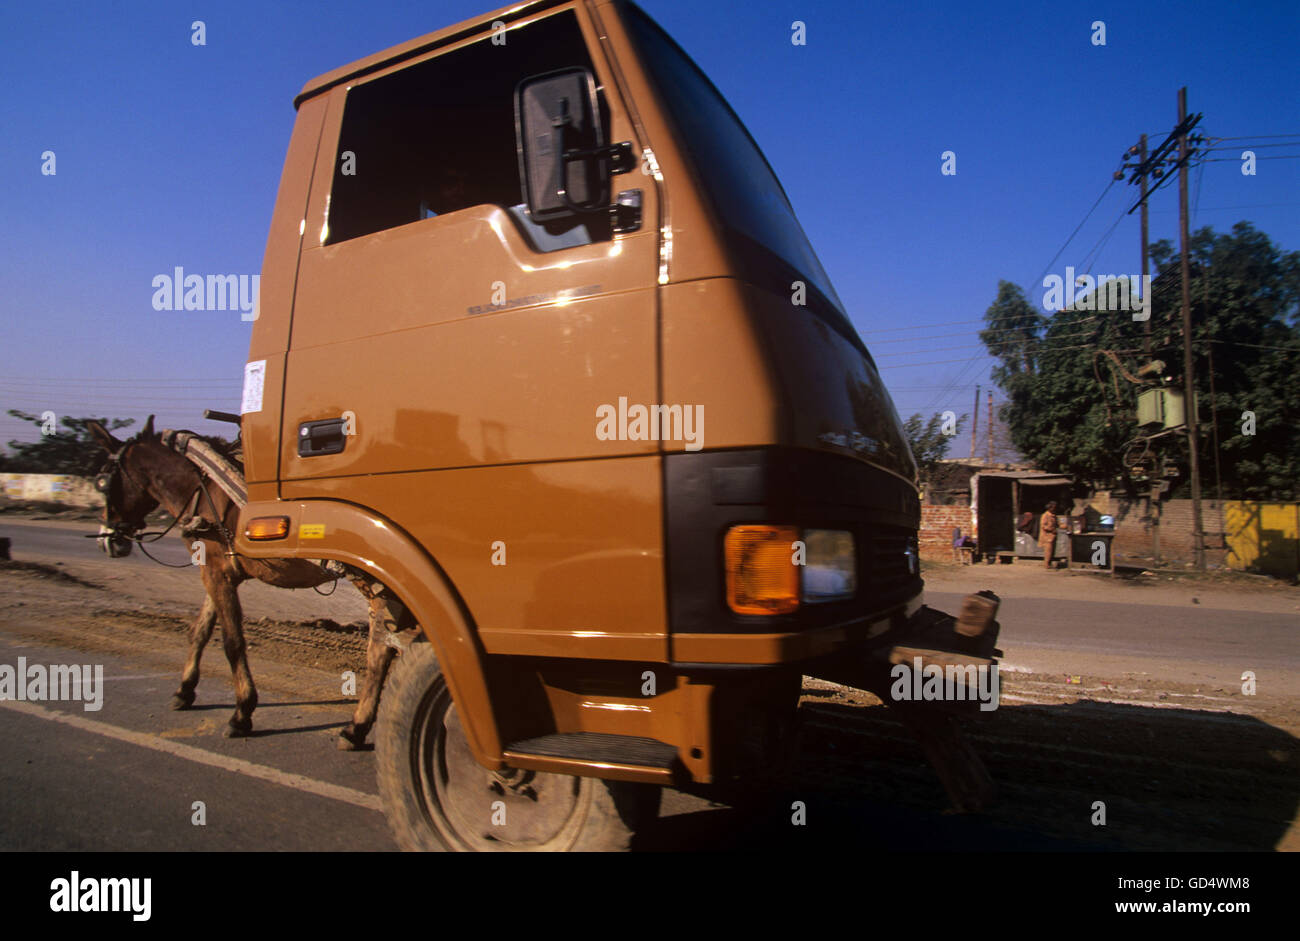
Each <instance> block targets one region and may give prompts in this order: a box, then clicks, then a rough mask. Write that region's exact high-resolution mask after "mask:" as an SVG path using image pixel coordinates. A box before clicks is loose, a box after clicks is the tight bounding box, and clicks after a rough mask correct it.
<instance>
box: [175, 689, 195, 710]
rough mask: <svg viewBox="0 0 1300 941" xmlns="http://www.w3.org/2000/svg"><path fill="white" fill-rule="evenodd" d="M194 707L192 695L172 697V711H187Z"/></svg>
mask: <svg viewBox="0 0 1300 941" xmlns="http://www.w3.org/2000/svg"><path fill="white" fill-rule="evenodd" d="M192 705H194V694H193V693H177V694H176V695H175V696H173V697H172V709H173V710H174V711H176V712H180V711H181V710H182V709H188V708H190V706H192Z"/></svg>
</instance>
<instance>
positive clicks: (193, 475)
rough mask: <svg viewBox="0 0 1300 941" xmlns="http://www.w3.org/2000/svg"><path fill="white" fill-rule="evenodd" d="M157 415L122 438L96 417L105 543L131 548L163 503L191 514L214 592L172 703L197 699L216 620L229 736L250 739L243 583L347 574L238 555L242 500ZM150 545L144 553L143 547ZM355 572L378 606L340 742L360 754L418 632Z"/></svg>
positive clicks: (176, 512) (190, 529)
mask: <svg viewBox="0 0 1300 941" xmlns="http://www.w3.org/2000/svg"><path fill="white" fill-rule="evenodd" d="M153 419H154V417H153V416H152V415H150V416H149V420H148V421H147V422H146V423H145V426H144V428H143V429H142V430H141V431H140V433H139V434H138V435H136V436H135V437H134V438H132V439H130V440H129V441H119V440H118V439H117V438H115V437H114V436H113V435H112V434H111V433H110V432H109V431H108V429H106V428H105V427H104V426H103V425H101V424H100V423H98V422H93V421H92V422H88V423H87V426H86V427H87V428H88V429H89V430H90V432H91V434H92V435H93V436H94V438H95V441H96V442H97V443H98V444H99V445H100V447H102V448H103V449H104V450H105V451H107V452H108V455H109V459H108V463H107V464H105V465H104V468H103V469H101V470H100V472H99V475H98V476H97V478H96V486H97V487H98V488H99V489H100V490H101V491H102V492H103V493H104V497H105V499H104V513H103V516H102V518H101V526H100V532H99V543H100V545H101V547H102V548H103V549H104V551H105V552H107V553H108V555H109V556H110V557H112V558H119V557H121V556H125V555H128V554H129V553H130V551H131V545H132V543H133V542H139V541H140V537H139V535H138V533H139V532H140V531H141V530H143V529H144V526H145V517H146V516H147V515H148V514H149V513H151V512H153V511H154V510H155V509H156V508H157V507H159V506H162V507H163V509H165V510H166V511H167V512H168V513H169V514H171V516H172V517H173V518H174V519H175V520H176V521H177V522H181V517H182V516H185V517H186V520H185V522H183V523H182V529H181V532H182V534H183V535H185V536H186V537H187V538H193V539H197V540H200V541H202V542H203V544H204V556H203V557H202V558H203V559H204V564H203V565H200V566H199V570H200V573H201V575H202V578H203V587H204V588H205V589H206V590H207V597H206V598H205V599H204V601H203V607H202V609H201V610H200V611H199V615H198V617H197V618H196V619H195V620H194V624H193V626H192V627H191V628H190V652H189V658H188V659H187V660H186V662H185V670H184V672H183V673H182V675H181V685H180V688H179V689H177V690H176V693H175V695H173V696H172V701H171V707H172V709H176V710H181V709H188V708H190V706H192V705H193V704H194V689H195V687H196V686H198V683H199V659H200V658H201V657H202V656H203V648H204V647H205V646H206V645H207V643H208V640H209V638H211V636H212V629H213V626H214V625H215V624H216V622H218V621H220V622H221V636H222V640H223V646H224V647H225V650H226V659H227V660H229V661H230V669H231V671H232V672H233V673H234V678H235V712H234V715H232V716H231V717H230V722H229V724H228V725H227V726H226V729H225V731H224V733H223V734H224V735H225V736H226V737H227V738H236V737H240V736H245V735H248V734H250V733H251V732H252V729H253V719H252V716H253V710H254V709H256V708H257V688H256V686H254V685H253V675H252V673H251V672H250V671H249V669H248V656H247V652H246V649H245V643H244V626H243V611H242V609H241V608H240V604H239V594H238V588H239V585H240V584H241V583H242V582H244V581H245V580H247V579H249V578H255V579H257V580H258V581H262V582H266V583H267V584H268V585H275V586H276V587H277V588H312V587H315V586H316V585H321V584H324V583H325V582H328V581H334V580H335V579H337V578H338V577H339V574H333V573H331V572H328V571H326V569H325V568H324V567H323V566H321V565H318V564H316V563H315V562H312V561H310V560H307V559H250V558H245V557H244V556H241V555H238V554H236V553H235V552H234V546H233V535H232V532H233V530H234V529H235V527H236V526H237V525H238V515H239V507H238V506H237V505H236V504H235V503H234V502H233V501H232V500H231V499H230V497H228V496H227V495H226V493H225V492H224V491H223V490H221V489H220V488H219V487H215V486H211V485H210V481H208V480H206V479H205V475H204V474H203V473H202V472H201V471H200V470H199V468H198V467H197V466H196V465H195V464H194V463H193V462H192V461H190V460H188V459H187V458H186V457H185V456H184V455H182V454H180V453H178V452H177V451H174V450H172V449H171V448H170V447H167V446H166V445H165V444H163V443H162V441H161V439H160V436H159V435H158V434H157V433H155V432H154V427H153ZM191 507H192V509H191ZM173 525H176V524H175V523H173ZM169 528H170V527H169ZM141 551H145V550H144V549H143V547H142V549H141ZM340 574H342V573H341V572H340ZM347 577H348V579H349V580H350V581H351V582H352V583H353V585H355V586H356V587H357V589H358V590H359V591H360V592H361V593H362V595H363V596H365V598H366V599H367V600H368V602H369V606H370V612H369V616H370V637H369V643H368V646H367V648H366V680H365V683H364V684H363V686H362V689H361V696H360V698H359V700H358V702H357V708H356V711H355V713H354V714H353V717H352V721H351V722H350V723H349V724H348V725H347V726H345V727H344V728H343V729H342V730H341V731H340V732H339V738H338V741H337V744H338V747H339V748H340V749H341V750H344V751H353V750H356V749H358V748H360V747H362V745H363V744H364V743H365V740H366V735H367V734H368V733H369V732H370V729H371V728H372V727H373V726H374V723H375V715H376V713H377V711H378V709H379V696H380V693H381V691H382V689H383V684H384V677H385V676H386V675H387V673H388V667H389V665H390V664H391V663H392V661H393V657H394V655H395V654H396V653H397V652H398V650H399V641H398V640H397V638H398V637H399V636H400V637H406V636H407V635H409V634H411V633H413V632H412V630H411V629H412V627H413V624H412V621H411V617H410V614H409V612H408V611H407V610H406V608H405V607H403V606H402V604H401V603H400V602H399V601H398V600H397V599H396V598H395V597H393V596H392V595H391V594H390V593H389V592H388V591H387V589H386V588H385V587H384V586H383V585H382V584H380V583H379V582H377V581H374V580H372V579H369V578H366V577H364V576H362V575H360V574H359V573H348V574H347Z"/></svg>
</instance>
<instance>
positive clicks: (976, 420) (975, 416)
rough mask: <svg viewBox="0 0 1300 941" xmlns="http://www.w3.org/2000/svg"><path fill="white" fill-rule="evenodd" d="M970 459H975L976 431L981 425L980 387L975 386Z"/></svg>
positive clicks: (971, 411)
mask: <svg viewBox="0 0 1300 941" xmlns="http://www.w3.org/2000/svg"><path fill="white" fill-rule="evenodd" d="M970 413H971V423H970V459H971V460H972V461H973V460H975V432H976V431H978V430H979V426H980V387H979V386H976V387H975V407H974V408H972V409H971V410H970Z"/></svg>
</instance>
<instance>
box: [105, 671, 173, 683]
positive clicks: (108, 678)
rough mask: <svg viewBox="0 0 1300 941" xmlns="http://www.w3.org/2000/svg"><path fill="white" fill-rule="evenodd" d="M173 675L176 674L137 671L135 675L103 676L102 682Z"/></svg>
mask: <svg viewBox="0 0 1300 941" xmlns="http://www.w3.org/2000/svg"><path fill="white" fill-rule="evenodd" d="M175 675H176V674H175V673H137V674H136V675H135V676H106V677H104V682H105V683H107V682H109V681H110V680H117V681H121V680H156V679H158V677H160V676H175Z"/></svg>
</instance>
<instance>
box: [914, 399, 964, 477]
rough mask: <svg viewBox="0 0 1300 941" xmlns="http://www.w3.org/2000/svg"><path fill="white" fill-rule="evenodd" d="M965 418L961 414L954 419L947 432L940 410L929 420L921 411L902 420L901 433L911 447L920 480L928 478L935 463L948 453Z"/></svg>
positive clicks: (959, 432)
mask: <svg viewBox="0 0 1300 941" xmlns="http://www.w3.org/2000/svg"><path fill="white" fill-rule="evenodd" d="M966 418H967V416H966V415H963V416H961V417H960V418H957V419H955V422H954V423H953V424H952V425H950V426H949V427H950V430H949V431H947V432H945V429H944V416H943V413H941V412H936V413H935V414H933V415H931V416H930V419H929V421H926V420H924V419H922V417H921V413H920V412H917V413H916V414H915V415H913V416H912V417H911V418H909V419H907V421H905V422H903V433H904V434H905V435H906V436H907V443H908V445H909V446H911V448H912V456H913V457H914V458H916V466H917V470H918V471H919V474H920V477H921V480H923V481H925V480H928V479H929V477H930V473H931V472H932V471H933V470H934V467H935V465H936V464H938V463H939V461H941V460H942V459H943V458H944V456H945V455H946V454H947V453H948V446H949V445H950V444H952V440H953V438H955V437H956V436H957V435H959V434H961V430H962V426H963V425H964V424H965V423H966Z"/></svg>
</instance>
